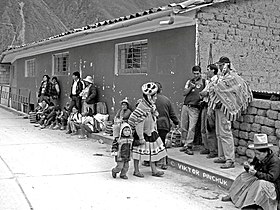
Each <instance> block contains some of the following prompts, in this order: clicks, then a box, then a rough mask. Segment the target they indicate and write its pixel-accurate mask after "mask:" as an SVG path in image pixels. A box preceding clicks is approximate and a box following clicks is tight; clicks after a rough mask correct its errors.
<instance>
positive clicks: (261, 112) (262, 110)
mask: <svg viewBox="0 0 280 210" xmlns="http://www.w3.org/2000/svg"><path fill="white" fill-rule="evenodd" d="M266 112H267V110H266V109H258V112H257V115H258V116H264V117H266Z"/></svg>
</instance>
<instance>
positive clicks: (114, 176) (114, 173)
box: [112, 169, 117, 179]
mask: <svg viewBox="0 0 280 210" xmlns="http://www.w3.org/2000/svg"><path fill="white" fill-rule="evenodd" d="M112 177H113V178H114V179H115V178H116V177H117V173H116V172H114V169H112Z"/></svg>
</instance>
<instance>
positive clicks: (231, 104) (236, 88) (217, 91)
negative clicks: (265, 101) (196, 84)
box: [209, 72, 253, 121]
mask: <svg viewBox="0 0 280 210" xmlns="http://www.w3.org/2000/svg"><path fill="white" fill-rule="evenodd" d="M210 94H213V95H212V97H210V102H209V107H210V108H212V109H215V108H216V106H217V104H220V105H221V108H220V109H221V111H222V112H223V113H224V114H225V116H226V117H227V119H228V120H229V121H235V120H236V119H237V118H238V117H239V116H240V115H241V113H242V111H244V110H246V109H247V107H248V106H249V103H250V102H251V101H252V99H253V95H252V92H251V89H250V87H249V85H248V84H247V83H246V82H245V81H244V80H243V79H242V78H241V77H240V76H239V75H237V74H236V73H235V72H231V73H230V74H229V75H226V76H225V77H224V78H222V79H221V80H220V81H219V82H218V83H217V84H216V85H214V86H213V89H212V90H211V92H210Z"/></svg>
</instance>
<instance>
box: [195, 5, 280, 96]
mask: <svg viewBox="0 0 280 210" xmlns="http://www.w3.org/2000/svg"><path fill="white" fill-rule="evenodd" d="M197 18H198V32H199V33H198V40H197V43H198V46H199V48H198V52H197V53H198V54H199V57H200V62H201V67H202V69H204V70H205V69H206V66H207V64H208V60H209V49H210V43H212V55H213V60H214V61H217V60H218V59H219V57H220V56H222V55H225V56H228V57H229V58H230V59H231V61H232V64H233V67H234V68H235V69H236V70H237V71H238V73H240V74H241V75H242V77H243V78H244V79H245V80H246V81H248V82H249V84H250V86H251V88H252V90H257V91H260V92H262V91H264V92H270V91H273V92H274V91H276V92H278V91H279V90H280V82H279V81H280V0H247V1H244V0H230V1H229V2H225V3H220V4H216V5H215V6H209V7H206V8H204V9H203V10H201V11H198V14H197Z"/></svg>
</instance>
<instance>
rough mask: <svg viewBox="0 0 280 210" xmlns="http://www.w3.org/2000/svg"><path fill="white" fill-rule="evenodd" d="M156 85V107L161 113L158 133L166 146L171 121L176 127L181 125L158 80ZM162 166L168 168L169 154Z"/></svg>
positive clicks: (164, 168) (163, 160)
mask: <svg viewBox="0 0 280 210" xmlns="http://www.w3.org/2000/svg"><path fill="white" fill-rule="evenodd" d="M156 85H157V86H158V91H157V100H156V103H155V104H156V108H157V111H158V113H159V115H158V119H157V129H158V134H159V136H160V138H161V140H162V142H163V145H164V147H165V148H166V146H165V138H166V135H167V133H168V132H169V131H170V128H171V122H170V120H171V121H172V122H173V123H174V125H175V126H176V127H179V119H178V117H177V116H176V113H175V111H174V108H173V106H172V103H171V101H170V100H169V98H167V97H166V96H165V95H163V94H162V93H161V92H162V85H161V84H160V83H159V82H156ZM162 163H163V164H162V166H161V168H162V169H163V170H166V169H167V156H166V157H165V158H163V159H162Z"/></svg>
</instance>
